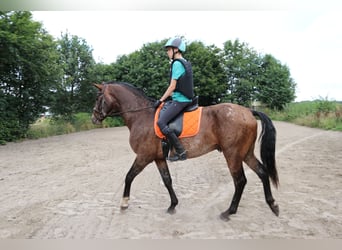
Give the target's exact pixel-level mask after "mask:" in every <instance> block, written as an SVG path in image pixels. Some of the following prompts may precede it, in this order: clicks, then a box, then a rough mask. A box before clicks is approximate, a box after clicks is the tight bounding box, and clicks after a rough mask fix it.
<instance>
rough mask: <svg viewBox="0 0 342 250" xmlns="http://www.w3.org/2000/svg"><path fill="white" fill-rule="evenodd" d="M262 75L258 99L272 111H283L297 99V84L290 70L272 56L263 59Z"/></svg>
mask: <svg viewBox="0 0 342 250" xmlns="http://www.w3.org/2000/svg"><path fill="white" fill-rule="evenodd" d="M260 73H261V74H259V77H258V78H257V87H256V89H257V92H256V93H257V94H256V99H257V100H259V101H261V102H262V103H265V104H267V106H268V107H269V108H271V109H278V110H282V109H283V108H284V106H285V105H286V104H287V103H290V102H292V101H294V99H295V87H296V84H295V82H294V81H293V79H292V78H291V76H290V70H289V68H288V67H287V66H286V65H282V64H281V63H280V62H279V61H277V60H276V59H275V58H274V57H273V56H271V55H265V56H264V57H263V58H262V63H261V72H260Z"/></svg>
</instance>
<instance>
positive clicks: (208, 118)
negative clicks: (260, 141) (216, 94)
mask: <svg viewBox="0 0 342 250" xmlns="http://www.w3.org/2000/svg"><path fill="white" fill-rule="evenodd" d="M202 122H203V123H202V125H201V129H203V131H202V133H203V134H207V135H209V134H210V137H211V138H214V137H215V138H216V139H215V141H217V143H218V144H219V145H221V147H226V148H228V147H233V146H234V147H236V145H237V144H241V145H245V146H247V147H249V146H250V145H252V144H254V142H255V140H256V137H257V121H256V119H255V117H254V116H253V114H252V112H251V110H250V109H248V108H246V107H243V106H240V105H237V104H232V103H221V104H217V105H212V106H208V107H205V108H204V109H203V117H202ZM208 131H211V132H208Z"/></svg>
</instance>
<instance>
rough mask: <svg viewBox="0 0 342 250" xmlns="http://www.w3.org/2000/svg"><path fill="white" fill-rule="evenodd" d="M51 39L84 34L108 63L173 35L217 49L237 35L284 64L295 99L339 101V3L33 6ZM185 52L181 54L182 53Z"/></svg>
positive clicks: (341, 16) (341, 12)
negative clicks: (67, 8)
mask: <svg viewBox="0 0 342 250" xmlns="http://www.w3.org/2000/svg"><path fill="white" fill-rule="evenodd" d="M32 13H33V19H34V20H36V21H40V22H42V24H43V27H44V28H45V29H46V30H47V31H48V32H49V33H50V34H51V35H52V36H54V37H55V38H60V36H61V34H62V33H66V32H68V33H70V34H71V35H77V36H78V37H80V38H84V39H85V40H86V42H87V44H88V45H89V46H91V47H92V48H93V57H94V59H95V60H96V61H97V62H103V63H105V64H109V63H112V62H115V60H116V59H117V57H118V56H120V55H124V54H129V53H132V52H134V51H136V50H139V49H140V48H141V47H142V46H143V45H144V44H146V43H149V42H155V41H160V40H163V39H166V38H170V37H174V36H184V37H185V38H186V40H187V41H188V42H191V41H202V42H203V43H204V44H205V45H212V44H214V45H216V46H218V47H220V48H222V46H223V43H224V42H226V41H228V40H235V39H239V40H240V41H241V42H245V43H248V45H249V47H251V48H253V49H254V50H255V51H257V52H258V53H261V54H271V55H273V56H274V57H275V58H276V59H278V60H279V61H280V62H281V63H282V64H285V65H287V66H288V67H289V69H290V73H291V77H292V78H293V79H294V81H295V82H296V83H297V88H296V96H297V98H296V101H304V100H314V99H321V98H327V99H329V100H339V101H342V78H341V77H340V73H341V69H342V67H341V66H342V63H341V59H342V28H341V24H342V8H327V7H326V6H325V8H308V9H305V8H297V9H286V8H285V9H280V10H279V9H276V10H273V9H271V10H270V9H267V10H228V11H227V10H224V11H218V10H215V11H210V10H209V11H201V10H200V11H188V10H181V11H179V10H174V11H167V10H160V11H155V10H153V11H151V10H144V11H136V10H109V11H105V10H95V11H94V10H93V11H83V10H78V11H59V10H57V11H56V10H55V11H33V12H32ZM184 56H185V57H186V54H185V55H184Z"/></svg>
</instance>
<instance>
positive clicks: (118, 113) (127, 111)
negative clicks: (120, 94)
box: [108, 106, 153, 116]
mask: <svg viewBox="0 0 342 250" xmlns="http://www.w3.org/2000/svg"><path fill="white" fill-rule="evenodd" d="M150 108H153V106H150V107H145V108H138V109H130V110H126V111H121V112H114V113H110V114H109V115H108V116H116V115H122V114H125V113H133V112H138V111H142V110H145V109H150Z"/></svg>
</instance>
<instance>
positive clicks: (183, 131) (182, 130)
mask: <svg viewBox="0 0 342 250" xmlns="http://www.w3.org/2000/svg"><path fill="white" fill-rule="evenodd" d="M161 108H162V107H159V108H158V109H157V110H156V113H155V116H154V131H155V134H156V135H157V136H158V137H159V138H164V137H165V136H164V135H163V133H162V132H161V131H160V128H159V126H158V124H157V121H158V117H159V113H160V110H161ZM202 108H203V107H198V108H197V109H196V110H194V111H190V112H182V113H181V114H180V115H179V116H177V117H176V118H175V119H174V120H173V121H172V122H171V123H170V124H169V127H170V129H173V130H174V131H175V133H176V135H177V136H178V137H179V138H183V137H191V136H195V135H196V134H197V133H198V131H199V129H200V122H201V116H202Z"/></svg>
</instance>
